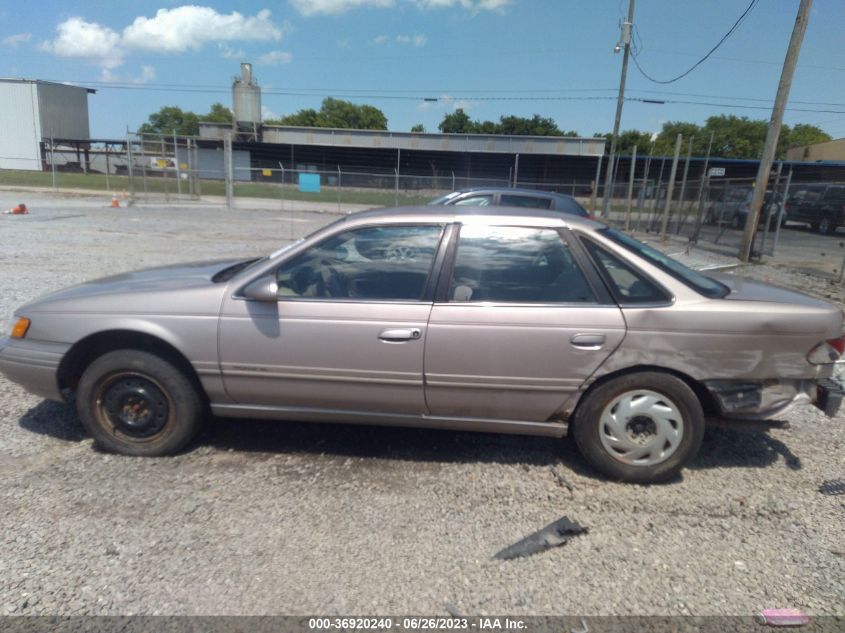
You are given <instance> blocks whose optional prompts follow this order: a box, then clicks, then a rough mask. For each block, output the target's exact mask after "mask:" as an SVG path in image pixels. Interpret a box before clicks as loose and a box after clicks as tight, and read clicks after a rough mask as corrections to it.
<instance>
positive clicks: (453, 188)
mask: <svg viewBox="0 0 845 633" xmlns="http://www.w3.org/2000/svg"><path fill="white" fill-rule="evenodd" d="M452 191H455V171H454V170H452Z"/></svg>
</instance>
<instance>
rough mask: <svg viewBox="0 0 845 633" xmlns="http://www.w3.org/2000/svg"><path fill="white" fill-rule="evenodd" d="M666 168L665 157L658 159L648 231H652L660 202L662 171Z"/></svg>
mask: <svg viewBox="0 0 845 633" xmlns="http://www.w3.org/2000/svg"><path fill="white" fill-rule="evenodd" d="M665 168H666V157H665V156H664V157H663V158H661V159H660V171H659V172H658V174H657V184H656V185H655V187H654V200H653V201H652V204H651V214H650V217H649V219H648V230H649V231H653V230H654V220H655V216H656V215H657V205H658V203H659V202H660V186H661V185H662V184H663V171H664V169H665Z"/></svg>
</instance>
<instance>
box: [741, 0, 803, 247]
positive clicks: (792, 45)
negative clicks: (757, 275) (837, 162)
mask: <svg viewBox="0 0 845 633" xmlns="http://www.w3.org/2000/svg"><path fill="white" fill-rule="evenodd" d="M812 6H813V0H801V4H800V5H799V7H798V14H797V15H796V17H795V25H794V26H793V28H792V36H791V37H790V39H789V49H788V50H787V51H786V59H784V62H783V70H782V71H781V76H780V83H779V84H778V92H777V96H776V97H775V105H774V107H773V108H772V117H771V119H770V120H769V130H768V132H767V133H766V144H765V145H764V146H763V156H762V158H761V159H760V168H759V169H758V170H757V180H756V183H755V185H754V195H753V197H752V199H751V208H750V209H749V214H748V222H746V223H745V234H744V235H743V236H742V245H741V246H740V249H739V258H740V259H741V260H742V261H744V262H747V261H748V260H749V259H751V248H752V246H753V243H754V235H755V233H756V232H757V224H758V223H759V222H760V210H761V208H762V206H763V199H764V198H765V196H766V185H767V184H768V182H769V172H770V171H771V169H772V162H773V161H774V158H775V151H777V144H778V137H779V136H780V126H781V124H782V123H783V112H784V110H785V109H786V102H787V99H788V98H789V89H790V88H791V87H792V77H793V75H794V74H795V65H796V64H797V63H798V54H799V53H800V52H801V42H802V41H803V40H804V33H805V32H806V30H807V22H808V21H809V19H810V8H811V7H812Z"/></svg>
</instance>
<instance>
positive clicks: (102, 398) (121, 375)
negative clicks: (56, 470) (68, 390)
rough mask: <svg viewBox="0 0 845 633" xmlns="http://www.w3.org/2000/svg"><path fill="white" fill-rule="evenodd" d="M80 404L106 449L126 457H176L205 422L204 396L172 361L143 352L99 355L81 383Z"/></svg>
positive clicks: (84, 419)
mask: <svg viewBox="0 0 845 633" xmlns="http://www.w3.org/2000/svg"><path fill="white" fill-rule="evenodd" d="M76 406H77V410H78V412H79V417H80V418H81V420H82V424H83V426H84V427H85V430H86V431H88V433H90V434H91V436H92V437H93V438H94V441H95V442H96V443H97V445H98V446H100V447H101V448H103V449H105V450H107V451H110V452H114V453H122V454H124V455H138V456H148V457H155V456H160V455H170V454H173V453H175V452H177V451H179V450H180V449H181V448H183V447H184V446H185V445H186V444H187V443H188V442H190V441H191V440H192V439H193V438H194V436H195V435H196V434H197V432H198V431H199V428H200V425H201V423H202V416H203V404H202V400H201V398H200V395H199V393H198V391H197V389H196V388H195V387H194V385H193V384H192V383H191V381H190V380H189V379H188V378H187V377H186V376H185V374H184V373H183V372H182V371H181V370H180V369H178V368H177V367H176V366H174V365H173V364H172V363H170V362H169V361H167V360H165V359H164V358H161V357H160V356H157V355H155V354H150V353H148V352H142V351H139V350H117V351H113V352H108V353H106V354H104V355H102V356H100V357H99V358H97V359H96V360H95V361H94V362H93V363H91V365H89V366H88V368H87V369H86V370H85V372H84V373H83V374H82V378H81V379H80V381H79V388H78V390H77V397H76Z"/></svg>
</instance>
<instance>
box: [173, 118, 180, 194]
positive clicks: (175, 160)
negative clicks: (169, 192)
mask: <svg viewBox="0 0 845 633" xmlns="http://www.w3.org/2000/svg"><path fill="white" fill-rule="evenodd" d="M173 164H174V165H176V195H177V196H179V197H180V198H181V197H182V174H181V173H180V170H179V146H178V145H177V144H176V130H175V129H174V130H173Z"/></svg>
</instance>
